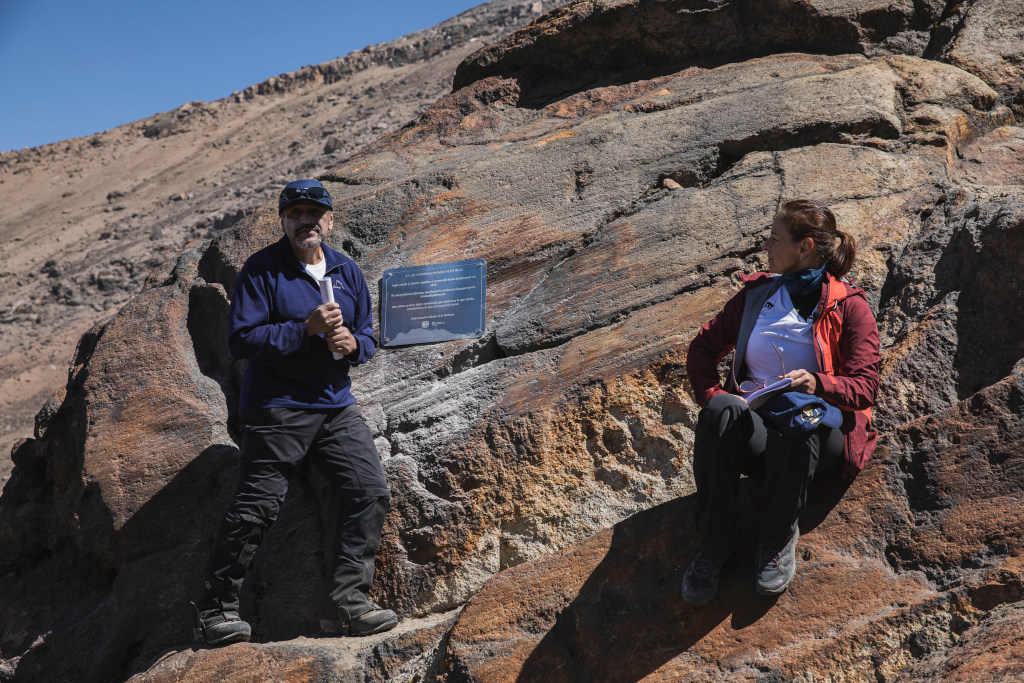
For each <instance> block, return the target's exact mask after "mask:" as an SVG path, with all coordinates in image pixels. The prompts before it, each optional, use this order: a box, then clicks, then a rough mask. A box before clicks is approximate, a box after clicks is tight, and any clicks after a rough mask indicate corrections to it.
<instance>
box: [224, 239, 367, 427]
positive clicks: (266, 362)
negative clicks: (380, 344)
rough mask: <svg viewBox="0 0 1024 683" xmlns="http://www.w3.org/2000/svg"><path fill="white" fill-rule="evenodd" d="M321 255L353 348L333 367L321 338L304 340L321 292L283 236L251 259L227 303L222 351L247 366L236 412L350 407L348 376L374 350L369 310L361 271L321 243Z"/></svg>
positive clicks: (342, 255) (345, 257)
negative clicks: (228, 350) (353, 341)
mask: <svg viewBox="0 0 1024 683" xmlns="http://www.w3.org/2000/svg"><path fill="white" fill-rule="evenodd" d="M323 251H324V257H325V258H326V259H327V274H326V276H327V277H330V278H331V280H332V281H333V283H334V300H335V301H336V302H337V303H338V305H339V306H340V307H341V315H342V317H343V318H344V321H345V326H346V327H348V328H349V330H351V332H352V335H353V336H354V337H355V339H356V342H357V343H358V345H359V348H358V349H357V350H356V351H354V352H353V353H351V354H349V355H348V356H346V357H345V358H342V359H340V360H335V359H334V357H333V356H332V355H331V352H330V351H329V350H328V348H327V342H326V341H324V339H323V337H321V336H319V335H314V336H312V337H310V336H307V335H306V323H305V320H306V318H307V317H308V316H309V314H310V313H311V312H312V311H313V309H314V308H316V307H317V306H319V305H320V304H321V299H320V289H319V287H318V286H317V284H316V281H315V280H314V279H313V278H312V276H310V275H309V274H307V273H306V271H305V270H304V269H303V267H302V264H301V263H299V260H298V259H297V258H295V254H294V253H293V252H292V249H291V246H290V245H289V243H288V240H287V238H284V237H282V238H281V239H280V240H279V241H278V242H276V243H274V244H271V245H270V246H268V247H265V248H263V249H261V250H260V251H258V252H256V253H255V254H253V255H252V256H250V257H249V259H248V260H247V261H246V262H245V266H243V267H242V272H241V273H239V275H238V280H237V281H236V282H235V292H234V295H233V296H232V298H231V308H230V309H229V311H228V345H229V346H230V348H231V354H232V355H233V356H234V357H235V358H237V359H241V358H246V359H248V360H249V367H248V369H247V370H246V372H245V377H244V378H243V379H242V391H241V394H242V395H241V400H240V401H239V411H240V412H245V411H247V410H256V409H259V408H272V407H288V408H316V409H322V408H341V407H344V406H347V405H350V404H352V403H355V398H354V397H353V396H352V392H351V385H352V381H351V380H350V379H349V377H348V370H349V368H350V367H352V366H354V365H358V364H360V363H365V362H366V361H368V360H370V358H371V357H372V356H373V354H374V352H375V351H376V350H377V339H376V338H375V337H374V336H373V304H372V303H371V302H370V292H369V289H368V288H367V286H366V279H365V278H364V277H363V273H362V271H361V270H359V266H357V265H356V264H355V262H354V261H353V260H352V259H350V258H348V257H347V256H345V255H344V254H341V253H339V252H337V251H334V250H333V249H331V248H329V247H328V246H327V245H326V244H325V245H323Z"/></svg>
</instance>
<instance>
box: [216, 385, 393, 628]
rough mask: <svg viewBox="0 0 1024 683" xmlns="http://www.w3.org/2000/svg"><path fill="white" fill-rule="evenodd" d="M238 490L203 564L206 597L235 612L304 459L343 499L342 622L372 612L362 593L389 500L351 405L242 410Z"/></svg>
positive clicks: (337, 592)
mask: <svg viewBox="0 0 1024 683" xmlns="http://www.w3.org/2000/svg"><path fill="white" fill-rule="evenodd" d="M242 426H243V430H244V435H243V443H242V465H241V469H240V471H239V475H238V490H237V491H236V492H235V497H234V500H233V501H232V502H231V507H230V508H229V509H228V513H227V515H225V518H224V522H223V524H222V525H221V529H220V531H219V533H218V534H217V540H216V542H215V543H214V549H213V552H212V554H211V556H210V561H209V563H208V565H207V571H206V576H207V594H208V596H212V597H214V598H215V599H217V600H218V601H219V602H220V603H221V604H222V605H223V606H224V607H226V608H228V609H231V608H233V609H234V610H236V611H237V605H238V589H239V588H240V586H241V583H242V580H243V579H244V578H245V573H246V570H247V569H248V565H249V562H250V561H251V560H252V556H253V554H254V553H255V551H256V547H257V546H258V545H259V543H260V541H261V540H262V537H263V534H264V533H265V531H266V529H267V528H268V527H269V526H270V525H271V524H272V523H273V522H274V520H276V519H277V515H278V513H279V512H280V510H281V503H282V502H283V501H284V498H285V494H286V493H287V492H288V480H289V478H290V477H291V476H292V474H293V473H294V472H295V470H296V469H297V468H298V466H299V465H300V464H301V463H302V461H303V460H304V459H305V458H306V457H309V458H312V459H313V463H314V464H315V465H316V466H317V467H318V468H319V469H320V470H321V471H322V472H323V473H324V475H325V476H327V477H328V478H329V479H330V480H331V482H332V483H333V484H334V486H335V488H336V490H337V491H338V492H339V493H340V495H341V498H342V503H341V507H340V510H339V520H338V529H337V534H336V538H335V544H334V565H335V570H334V588H333V590H332V592H331V597H332V599H333V600H334V602H335V604H336V605H337V606H338V608H339V612H340V616H341V618H342V619H350V618H352V617H357V616H359V615H360V614H363V613H365V612H367V611H369V610H370V609H372V607H371V605H370V602H369V600H368V599H367V597H366V593H367V591H368V590H369V589H370V585H371V584H372V582H373V569H374V556H375V555H376V553H377V546H378V545H379V544H380V536H381V529H382V528H383V526H384V517H385V515H386V514H387V510H388V507H389V504H390V494H389V492H388V484H387V479H386V478H385V476H384V469H383V468H382V467H381V463H380V455H379V454H378V453H377V448H376V446H375V445H374V443H373V435H372V434H371V433H370V429H369V427H367V425H366V421H365V420H364V419H363V416H362V415H361V414H360V412H359V409H358V408H357V407H356V406H355V404H352V405H349V406H346V407H345V408H340V409H333V410H322V411H321V410H296V409H291V408H266V409H262V410H255V411H251V412H247V413H245V414H243V415H242Z"/></svg>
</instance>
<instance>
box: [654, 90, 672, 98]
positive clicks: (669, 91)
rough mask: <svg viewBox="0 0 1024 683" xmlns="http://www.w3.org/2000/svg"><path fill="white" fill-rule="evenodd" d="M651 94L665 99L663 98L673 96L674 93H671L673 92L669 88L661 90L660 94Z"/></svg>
mask: <svg viewBox="0 0 1024 683" xmlns="http://www.w3.org/2000/svg"><path fill="white" fill-rule="evenodd" d="M651 94H652V95H653V96H654V97H663V96H665V95H671V94H672V91H671V90H669V89H668V88H662V89H661V90H659V91H658V92H656V93H651Z"/></svg>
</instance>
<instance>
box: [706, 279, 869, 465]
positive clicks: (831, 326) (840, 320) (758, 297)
mask: <svg viewBox="0 0 1024 683" xmlns="http://www.w3.org/2000/svg"><path fill="white" fill-rule="evenodd" d="M742 279H743V289H741V290H740V291H739V292H738V293H737V294H736V296H734V297H733V298H732V299H730V300H729V302H728V303H727V304H726V305H725V308H723V309H722V310H721V312H719V313H718V315H716V316H715V317H714V318H712V319H711V321H710V322H709V323H707V324H706V325H704V327H702V328H701V329H700V332H698V333H697V336H696V337H695V338H694V340H693V341H692V342H690V350H689V352H688V353H687V356H686V372H687V374H688V375H689V379H690V385H691V387H692V388H693V394H694V398H695V399H697V403H698V404H699V405H700V406H701V407H702V408H703V407H704V405H705V404H706V403H707V402H708V401H710V400H711V397H712V396H714V395H715V394H721V393H727V392H728V393H736V378H737V377H744V376H746V372H745V369H744V358H745V356H746V350H747V340H748V339H749V338H750V334H751V332H752V331H753V329H754V322H755V321H756V320H757V315H758V312H759V311H760V310H761V307H762V306H763V305H764V302H765V301H767V300H768V299H769V297H771V295H772V294H774V293H775V291H776V290H777V289H778V288H779V287H781V286H782V278H779V277H772V276H771V275H769V274H768V273H755V274H754V275H750V276H743V277H742ZM813 321H814V322H813V324H812V326H811V330H812V334H813V336H814V351H815V355H816V356H817V357H818V365H819V367H821V372H817V373H815V378H816V379H817V380H818V386H819V389H818V395H819V396H821V397H822V398H823V399H825V400H826V401H828V402H829V403H832V404H834V405H836V406H838V407H839V408H840V409H841V410H842V411H843V424H842V427H841V429H842V431H843V435H844V437H845V449H844V464H843V475H844V476H845V477H847V478H848V479H853V478H854V477H856V476H857V473H858V472H860V471H861V470H862V469H864V465H865V464H867V462H868V460H870V459H871V455H872V454H873V453H874V451H875V440H876V438H877V437H878V433H877V432H875V431H874V430H872V429H871V406H873V405H874V403H875V397H876V396H877V394H878V365H879V361H880V356H879V351H878V325H877V324H876V323H875V316H874V315H873V314H872V313H871V309H870V308H869V307H868V302H867V300H866V299H865V297H864V290H862V289H860V288H859V287H857V286H856V285H854V284H853V283H852V282H849V281H847V280H840V279H837V278H835V277H833V276H832V275H830V274H828V273H826V278H825V284H824V286H823V287H822V288H821V299H820V300H819V301H818V306H817V308H815V310H814V316H813ZM734 349H735V353H734V354H733V360H732V368H731V371H730V373H729V377H728V378H727V380H726V384H725V387H724V388H723V386H722V382H721V377H720V376H719V374H718V363H719V361H721V360H722V358H724V357H725V356H726V354H728V353H729V352H730V351H732V350H734Z"/></svg>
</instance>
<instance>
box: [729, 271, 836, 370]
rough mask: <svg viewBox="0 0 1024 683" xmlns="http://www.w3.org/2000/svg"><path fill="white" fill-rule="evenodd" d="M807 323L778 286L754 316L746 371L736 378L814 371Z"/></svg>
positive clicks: (808, 324)
mask: <svg viewBox="0 0 1024 683" xmlns="http://www.w3.org/2000/svg"><path fill="white" fill-rule="evenodd" d="M811 324H812V323H811V319H810V318H803V317H801V316H800V314H799V313H797V311H796V307H795V306H794V305H793V300H792V299H790V298H789V292H788V291H786V288H785V287H779V289H778V290H777V291H776V292H775V294H773V295H772V296H771V297H770V298H769V299H768V301H766V302H765V303H764V306H762V307H761V312H760V313H758V315H757V322H756V323H755V324H754V331H753V332H751V333H750V339H749V341H748V342H747V355H746V358H745V359H744V360H745V361H746V364H747V373H748V374H747V377H741V378H740V379H757V380H763V379H765V378H768V377H776V376H778V375H784V374H785V373H787V372H790V371H792V370H801V369H803V370H808V371H809V372H818V371H819V370H820V369H821V368H819V367H818V359H817V357H816V356H815V355H814V339H813V337H812V334H811ZM773 344H774V346H773ZM775 349H778V353H776V352H775ZM779 354H781V355H782V361H781V362H780V361H779Z"/></svg>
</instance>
